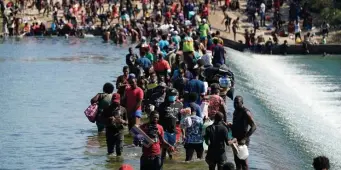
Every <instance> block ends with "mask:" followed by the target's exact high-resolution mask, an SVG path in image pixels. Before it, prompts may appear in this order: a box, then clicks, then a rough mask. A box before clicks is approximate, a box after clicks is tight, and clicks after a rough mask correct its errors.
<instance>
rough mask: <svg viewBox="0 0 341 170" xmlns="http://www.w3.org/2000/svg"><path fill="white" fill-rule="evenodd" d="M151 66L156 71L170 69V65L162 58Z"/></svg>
mask: <svg viewBox="0 0 341 170" xmlns="http://www.w3.org/2000/svg"><path fill="white" fill-rule="evenodd" d="M153 67H154V70H155V71H156V72H163V71H167V70H170V66H169V64H168V62H167V61H166V60H164V59H162V60H159V61H157V62H155V63H154V64H153Z"/></svg>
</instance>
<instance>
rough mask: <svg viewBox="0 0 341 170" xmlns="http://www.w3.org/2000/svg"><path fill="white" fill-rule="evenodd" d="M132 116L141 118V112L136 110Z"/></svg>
mask: <svg viewBox="0 0 341 170" xmlns="http://www.w3.org/2000/svg"><path fill="white" fill-rule="evenodd" d="M132 116H133V117H137V118H141V117H142V110H136V111H135V112H134V113H133V115H132Z"/></svg>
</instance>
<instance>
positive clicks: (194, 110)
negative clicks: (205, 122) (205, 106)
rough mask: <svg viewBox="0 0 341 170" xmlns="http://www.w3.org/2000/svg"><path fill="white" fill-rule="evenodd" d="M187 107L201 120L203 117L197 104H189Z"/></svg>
mask: <svg viewBox="0 0 341 170" xmlns="http://www.w3.org/2000/svg"><path fill="white" fill-rule="evenodd" d="M189 106H190V108H191V110H192V112H195V113H196V115H197V116H198V117H201V118H203V115H202V113H201V108H200V106H199V105H198V104H196V103H190V104H189Z"/></svg>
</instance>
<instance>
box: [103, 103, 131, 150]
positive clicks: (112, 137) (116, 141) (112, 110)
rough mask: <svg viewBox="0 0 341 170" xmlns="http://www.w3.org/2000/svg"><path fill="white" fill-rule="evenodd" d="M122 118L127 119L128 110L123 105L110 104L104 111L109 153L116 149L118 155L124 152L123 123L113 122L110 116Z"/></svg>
mask: <svg viewBox="0 0 341 170" xmlns="http://www.w3.org/2000/svg"><path fill="white" fill-rule="evenodd" d="M111 117H114V118H120V119H123V120H126V121H127V111H126V109H125V108H124V107H122V106H115V105H113V104H112V105H110V106H109V107H108V108H106V109H105V110H104V111H103V114H102V119H103V123H104V124H105V128H106V130H105V136H106V141H107V151H108V154H112V153H113V152H114V148H115V149H116V154H117V156H120V155H121V154H122V150H123V139H124V138H123V137H124V136H123V129H124V127H123V124H117V123H113V122H111V120H110V118H111Z"/></svg>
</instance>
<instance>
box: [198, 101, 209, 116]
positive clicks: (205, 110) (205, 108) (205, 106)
mask: <svg viewBox="0 0 341 170" xmlns="http://www.w3.org/2000/svg"><path fill="white" fill-rule="evenodd" d="M208 105H209V103H208V102H206V101H204V102H202V103H201V105H200V110H201V114H202V115H203V116H204V117H208Z"/></svg>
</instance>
